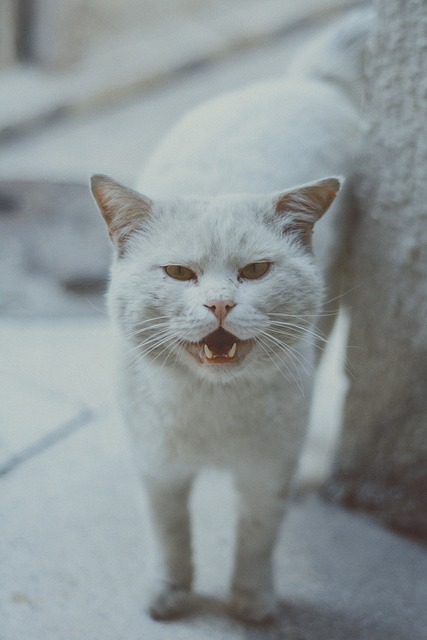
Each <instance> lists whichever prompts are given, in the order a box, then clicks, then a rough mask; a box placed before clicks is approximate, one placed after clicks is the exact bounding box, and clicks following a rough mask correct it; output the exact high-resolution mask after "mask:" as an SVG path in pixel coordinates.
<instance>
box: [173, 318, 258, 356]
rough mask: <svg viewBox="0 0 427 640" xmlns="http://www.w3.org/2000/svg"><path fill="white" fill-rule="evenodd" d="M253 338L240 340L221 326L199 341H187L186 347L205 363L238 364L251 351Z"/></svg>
mask: <svg viewBox="0 0 427 640" xmlns="http://www.w3.org/2000/svg"><path fill="white" fill-rule="evenodd" d="M253 345H254V343H253V340H240V339H239V338H237V337H236V336H234V335H233V334H232V333H229V332H228V331H226V330H225V329H223V328H222V327H220V328H219V329H217V330H216V331H214V332H213V333H210V334H209V335H207V336H206V337H205V338H203V340H201V341H200V342H187V343H186V345H185V346H186V349H187V351H188V352H189V353H191V355H192V356H194V358H195V359H196V360H197V361H198V362H199V364H205V365H219V364H238V363H239V362H241V360H242V359H243V358H244V357H245V356H246V355H247V354H248V353H249V351H251V349H252V347H253Z"/></svg>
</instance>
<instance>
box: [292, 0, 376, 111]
mask: <svg viewBox="0 0 427 640" xmlns="http://www.w3.org/2000/svg"><path fill="white" fill-rule="evenodd" d="M373 19H374V11H373V10H372V9H371V7H370V6H369V5H367V6H363V7H360V8H358V9H353V10H351V11H348V12H346V13H345V15H344V16H342V17H340V18H338V19H337V20H335V21H334V22H333V24H331V25H330V26H329V27H328V28H327V29H326V30H324V31H322V32H321V33H320V35H319V36H317V37H316V38H315V39H314V40H313V42H312V43H311V44H310V45H308V46H306V47H304V48H303V50H302V52H301V53H300V54H297V55H296V57H295V58H294V60H293V61H292V62H291V64H290V67H289V74H290V75H291V76H292V77H295V79H297V78H299V79H300V80H301V79H304V78H305V79H308V80H319V81H321V82H327V83H332V84H335V85H336V86H337V88H339V89H341V90H342V91H343V92H344V93H346V94H347V95H348V97H349V98H350V99H351V100H352V101H354V102H355V103H356V104H357V105H360V104H361V102H362V99H363V84H364V83H363V79H364V66H365V63H364V61H365V55H366V46H367V40H368V35H369V33H370V31H371V29H372V25H373Z"/></svg>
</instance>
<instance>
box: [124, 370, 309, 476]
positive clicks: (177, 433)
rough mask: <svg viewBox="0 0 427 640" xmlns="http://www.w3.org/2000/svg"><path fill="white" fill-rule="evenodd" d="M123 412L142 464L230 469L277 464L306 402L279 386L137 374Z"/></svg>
mask: <svg viewBox="0 0 427 640" xmlns="http://www.w3.org/2000/svg"><path fill="white" fill-rule="evenodd" d="M125 397H126V399H125V404H126V412H127V414H128V416H127V417H128V422H129V423H130V425H131V429H132V431H133V435H134V438H135V440H136V442H137V443H138V446H139V448H140V450H141V454H142V456H143V457H145V458H146V459H150V461H151V462H152V461H153V460H157V461H158V462H159V464H164V463H165V462H166V461H167V460H170V461H171V463H172V461H174V462H175V461H177V460H179V461H180V462H181V463H184V464H187V465H192V464H194V465H195V466H199V465H203V464H206V465H219V466H226V467H231V466H235V464H236V461H237V460H238V459H246V460H248V459H250V458H254V459H255V458H258V459H259V458H262V457H265V458H268V459H269V460H270V461H271V462H273V460H274V459H279V458H280V457H281V456H282V455H283V454H282V453H281V452H283V451H284V449H285V448H286V447H287V446H288V445H289V447H293V446H294V444H295V442H296V441H299V439H300V437H301V433H302V431H303V423H304V422H305V418H306V416H305V412H306V402H305V400H304V398H303V397H302V396H301V394H300V393H295V392H294V390H293V389H292V390H290V389H288V388H287V387H286V385H284V384H282V383H280V382H279V383H277V384H276V383H275V382H274V381H271V380H269V382H268V383H262V382H257V383H252V384H248V383H245V382H243V381H242V383H241V384H235V385H229V386H228V387H222V386H220V385H191V384H187V383H185V382H184V381H183V380H182V379H178V378H176V379H174V378H173V377H172V378H170V377H168V376H167V375H166V376H164V375H162V376H161V377H160V379H158V378H157V379H156V376H155V375H154V376H153V375H152V372H150V371H147V370H145V371H143V372H140V373H139V375H138V376H136V377H134V378H133V381H132V383H131V384H130V385H129V384H128V385H127V389H126V392H125Z"/></svg>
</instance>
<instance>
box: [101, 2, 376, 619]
mask: <svg viewBox="0 0 427 640" xmlns="http://www.w3.org/2000/svg"><path fill="white" fill-rule="evenodd" d="M366 25H367V20H366V16H362V15H361V14H360V15H359V17H357V16H356V17H354V16H353V17H352V18H351V19H348V18H347V21H344V23H343V24H342V25H340V26H336V27H335V28H334V30H332V31H331V32H329V33H328V34H327V36H326V37H322V38H321V39H320V41H319V42H318V43H317V44H316V45H314V52H312V53H311V54H310V55H311V56H312V57H311V60H312V64H311V65H310V64H309V60H310V58H309V59H308V62H307V60H306V61H301V60H300V61H299V62H297V63H295V65H296V66H295V69H296V68H299V69H300V73H302V71H301V69H303V68H304V69H305V71H304V74H305V78H304V77H301V75H299V76H298V77H296V76H295V75H294V73H293V72H292V70H291V71H290V73H289V76H288V77H287V78H281V79H279V80H276V81H271V82H265V83H262V84H259V85H256V86H253V87H250V88H247V89H243V90H240V91H237V92H234V93H230V94H227V95H225V96H221V97H220V98H218V99H216V100H213V101H210V102H209V103H207V104H206V105H204V106H201V107H199V108H198V109H196V110H195V111H193V112H192V113H190V114H189V115H188V116H187V117H186V118H184V119H183V121H182V122H181V123H180V124H178V125H177V127H176V128H175V129H174V130H173V131H172V133H171V134H170V135H169V136H168V137H167V138H166V140H165V141H164V142H163V144H162V145H161V147H160V149H159V151H158V152H157V154H156V155H155V156H154V158H153V159H152V161H151V162H150V163H149V165H148V167H147V168H146V171H145V173H144V175H143V177H142V180H141V185H142V188H143V190H144V192H145V193H148V194H149V197H147V196H143V195H141V194H139V193H137V192H135V191H133V190H131V189H128V188H126V187H123V186H121V185H119V184H118V183H116V182H114V181H113V180H111V179H110V178H107V177H105V176H94V177H93V179H92V190H93V194H94V196H95V199H96V201H97V203H98V205H99V207H100V209H101V211H102V213H103V215H104V217H105V220H106V222H107V224H108V227H109V233H110V236H111V239H112V241H113V243H114V246H115V249H116V251H115V254H116V257H115V261H114V264H113V267H112V272H111V287H110V293H109V301H110V308H111V313H112V316H113V318H114V320H115V324H116V326H117V330H118V334H119V338H120V340H121V346H120V348H119V355H120V359H121V365H120V372H121V373H120V378H121V389H120V400H121V405H122V409H123V413H124V416H125V419H126V421H127V423H128V425H129V426H130V429H131V431H132V433H133V437H134V444H135V449H136V456H137V460H138V464H139V467H140V470H141V474H142V476H143V479H144V484H145V488H146V491H147V495H148V498H149V502H150V506H151V511H152V516H153V520H154V524H155V527H156V532H157V536H158V541H159V546H160V550H161V554H162V558H163V571H164V574H163V576H162V580H161V583H160V585H159V588H158V590H157V591H156V593H155V595H154V596H153V599H152V601H151V603H150V612H151V614H152V615H153V616H154V617H155V618H167V617H172V616H174V615H178V614H180V613H182V612H183V611H184V610H185V607H186V604H187V603H188V600H189V595H190V592H191V582H192V561H191V550H190V522H189V514H188V496H189V491H190V488H191V484H192V481H193V479H194V477H195V475H196V474H197V473H198V472H199V470H200V469H202V468H203V467H206V466H208V467H209V466H214V467H221V468H224V469H228V470H230V471H231V472H232V474H233V476H234V478H235V483H236V486H237V489H238V491H239V493H240V514H239V515H240V520H239V530H238V541H237V557H236V561H235V568H234V577H233V581H232V585H231V604H232V609H233V611H234V612H235V613H236V614H237V615H239V616H241V617H243V618H245V619H248V620H251V621H262V620H265V619H267V618H269V617H270V616H272V615H274V613H275V609H276V596H275V592H274V585H273V582H274V581H273V576H272V566H271V556H272V550H273V546H274V542H275V539H276V535H277V531H278V527H279V525H280V522H281V520H282V517H283V513H284V509H285V505H286V497H287V494H288V491H289V486H290V483H291V479H292V475H293V472H294V469H295V466H296V463H297V460H298V455H299V452H300V449H301V444H302V441H303V438H304V433H305V428H306V424H307V417H308V411H309V405H310V396H311V389H312V384H313V366H312V363H313V351H314V341H315V337H316V327H315V322H316V317H317V315H318V314H319V312H320V310H321V306H322V299H323V283H322V277H321V273H320V271H319V268H318V266H317V265H316V263H315V260H314V258H313V254H312V249H311V234H312V229H313V225H314V224H315V223H317V221H318V220H319V219H320V218H321V216H323V214H324V213H325V211H326V210H327V209H328V207H329V206H330V205H331V203H332V202H333V200H334V198H335V196H336V193H337V192H338V190H339V188H340V182H341V181H340V179H339V178H335V177H328V178H324V179H320V180H319V178H321V177H322V176H324V175H331V174H335V173H337V172H338V173H342V172H345V171H346V170H347V169H348V165H349V161H350V160H351V157H352V155H353V153H354V152H355V146H356V145H355V143H354V139H355V136H356V132H357V126H358V110H357V104H356V101H355V99H354V96H353V95H351V93H349V92H347V88H348V86H349V83H351V82H352V81H357V79H358V78H357V73H356V69H357V65H358V64H359V63H360V52H361V49H362V46H361V44H359V45H358V46H352V47H351V50H350V51H349V48H348V45H349V43H351V42H352V40H353V39H354V38H355V37H356V36H357V37H356V41H357V42H359V38H358V37H359V36H361V34H363V33H364V32H365V31H366V28H367V26H366ZM337 34H338V35H337ZM322 58H323V63H324V64H323V66H322ZM340 58H341V59H342V65H343V67H344V69H343V72H342V73H341V74H339V78H338V76H337V78H335V79H334V78H332V79H330V80H325V79H324V78H323V77H322V74H323V73H324V72H325V73H326V75H327V74H328V68H331V67H332V66H333V60H334V59H335V60H336V59H340ZM328 65H329V67H328ZM316 69H317V70H318V71H317V72H316ZM346 73H347V80H346ZM313 180H314V182H310V183H309V184H304V185H303V186H298V187H292V188H290V189H284V188H283V185H284V184H291V185H293V184H301V183H306V182H307V181H313ZM328 217H329V214H328V216H326V218H328ZM335 217H336V215H335V216H334V215H332V216H331V220H330V224H329V225H328V227H326V226H325V227H324V230H323V232H322V233H321V234H320V235H321V236H322V237H321V238H320V239H321V240H322V242H323V245H322V243H320V245H319V255H320V256H323V262H324V264H323V265H322V268H323V269H324V270H325V272H326V274H327V275H328V274H332V272H333V268H334V267H335V265H334V263H335V262H336V261H337V259H338V258H337V256H338V253H337V251H336V249H334V251H332V250H331V247H332V246H334V245H335V244H336V240H337V236H338V235H339V233H338V229H339V225H338V223H337V222H336V221H335ZM321 224H322V223H321ZM319 226H320V225H319ZM316 228H317V225H316ZM322 246H323V249H322ZM330 280H331V283H332V286H333V278H332V277H330Z"/></svg>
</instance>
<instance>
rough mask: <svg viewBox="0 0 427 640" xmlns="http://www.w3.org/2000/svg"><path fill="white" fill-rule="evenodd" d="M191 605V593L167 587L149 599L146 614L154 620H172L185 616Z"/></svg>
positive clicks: (186, 590)
mask: <svg viewBox="0 0 427 640" xmlns="http://www.w3.org/2000/svg"><path fill="white" fill-rule="evenodd" d="M191 604H192V593H191V591H189V590H188V589H181V588H179V587H175V586H170V585H168V586H166V587H164V588H163V589H162V590H161V591H158V592H157V593H156V594H154V595H153V596H152V597H151V600H150V603H149V605H148V612H149V614H150V616H151V617H152V618H153V619H154V620H172V619H173V618H179V617H180V616H184V615H186V614H187V613H188V612H189V611H190V609H191Z"/></svg>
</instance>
